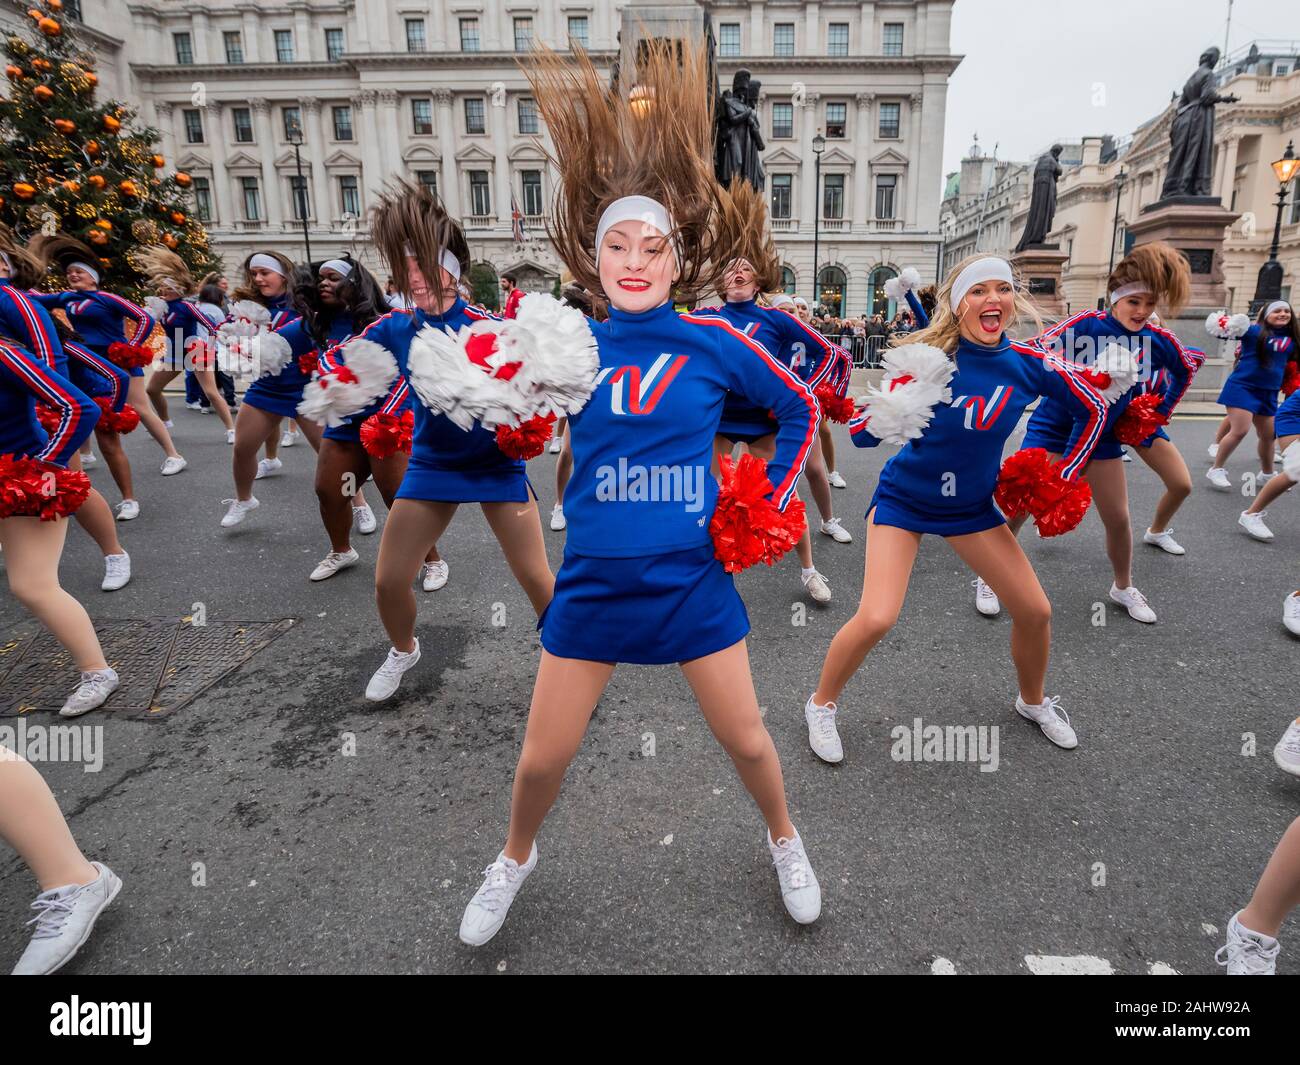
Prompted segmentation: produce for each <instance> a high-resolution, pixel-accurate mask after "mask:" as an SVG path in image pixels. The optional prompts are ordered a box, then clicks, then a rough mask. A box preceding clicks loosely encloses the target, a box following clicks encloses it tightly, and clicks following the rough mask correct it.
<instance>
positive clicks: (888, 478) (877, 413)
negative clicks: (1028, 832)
mask: <svg viewBox="0 0 1300 1065" xmlns="http://www.w3.org/2000/svg"><path fill="white" fill-rule="evenodd" d="M1025 315H1028V316H1030V317H1036V315H1035V313H1034V311H1033V308H1032V306H1030V304H1029V303H1028V301H1027V299H1026V297H1025V296H1024V295H1023V294H1022V293H1021V292H1020V291H1019V290H1018V289H1017V288H1016V285H1015V283H1014V281H1013V278H1012V273H1011V267H1010V265H1009V264H1008V263H1007V262H1006V261H1005V260H1003V259H998V258H994V257H990V256H974V257H970V258H968V259H966V260H964V261H962V262H961V263H959V264H958V265H957V267H956V268H955V269H954V270H953V271H952V273H951V274H950V275H949V276H948V278H947V280H945V281H944V283H943V285H942V286H941V287H940V289H939V293H938V298H937V302H936V305H935V313H934V315H933V317H932V320H931V324H930V326H929V327H928V328H927V329H924V330H921V331H920V332H919V333H913V334H911V335H909V337H908V342H907V346H905V347H902V348H899V349H897V352H896V353H895V352H890V353H889V355H888V356H887V362H886V368H887V380H886V382H885V385H886V387H887V388H889V389H890V390H889V391H880V392H877V393H875V394H874V395H869V396H868V398H867V400H866V404H865V407H864V410H863V412H862V413H861V414H860V415H858V416H857V417H855V418H854V420H853V421H852V422H851V423H850V426H849V429H850V433H851V434H852V438H853V442H854V443H855V444H858V445H859V446H862V447H875V446H876V445H877V444H879V443H880V439H881V438H882V436H885V437H888V438H889V439H891V440H898V439H902V438H904V437H906V438H907V443H906V444H905V445H904V446H903V448H902V449H901V450H900V451H899V452H898V453H897V454H896V455H894V457H893V458H891V459H890V460H889V461H888V462H886V463H885V467H884V469H883V470H882V471H881V474H880V481H879V484H878V485H877V486H876V491H875V494H874V495H873V496H872V498H871V503H870V505H869V506H868V508H867V561H866V576H865V579H864V581H863V590H862V600H861V602H860V604H859V606H858V610H857V613H856V614H855V615H854V616H853V617H852V618H850V619H849V621H848V622H846V623H845V625H844V626H843V628H841V629H840V631H839V632H838V633H836V635H835V639H834V640H833V641H832V642H831V646H830V650H829V651H828V652H827V655H826V661H825V663H824V664H823V665H822V672H821V679H820V681H819V682H818V685H817V690H816V691H815V692H814V693H813V694H812V695H811V696H810V697H809V699H808V702H807V704H806V705H805V708H804V717H805V721H806V722H807V725H808V740H809V743H810V745H811V746H812V749H813V751H814V752H815V753H816V754H817V756H818V757H819V758H821V759H822V760H823V761H826V762H839V761H841V760H842V759H843V757H844V749H843V746H842V744H841V742H840V737H839V733H838V731H837V730H836V726H835V715H836V712H837V709H838V703H837V700H838V699H839V697H840V694H841V693H842V692H843V691H844V688H845V686H846V685H847V684H848V682H849V680H850V679H852V677H853V675H854V674H855V673H856V672H857V671H858V669H859V667H860V666H861V665H862V662H863V660H864V659H865V658H866V656H867V653H868V652H869V651H870V650H871V649H872V648H873V647H874V646H875V645H876V644H877V643H879V642H880V641H881V639H883V638H884V636H885V634H886V633H888V632H889V630H890V629H891V628H893V626H894V623H895V622H896V621H897V620H898V615H899V611H900V610H901V609H902V606H903V599H904V597H905V596H906V594H907V585H908V581H909V579H910V577H911V574H912V566H913V564H914V563H915V561H916V554H917V550H918V549H919V547H920V544H921V537H922V536H923V535H924V534H926V533H932V534H934V535H936V536H942V537H944V538H945V539H946V540H947V541H948V543H949V544H950V545H951V546H952V548H953V550H954V551H956V552H957V555H958V556H959V557H960V558H961V560H962V561H963V562H965V563H966V564H967V565H968V566H969V567H970V568H971V569H972V570H974V571H975V574H976V575H977V576H978V577H980V578H982V579H983V580H984V581H985V582H987V583H988V585H989V586H990V587H991V588H992V589H993V591H994V592H995V593H996V594H997V595H999V596H1000V597H1001V598H1002V600H1003V601H1004V602H1005V603H1006V604H1007V608H1008V609H1009V610H1010V612H1011V618H1012V627H1011V657H1012V660H1013V661H1014V662H1015V667H1016V674H1017V676H1018V678H1019V682H1020V691H1019V694H1018V695H1017V697H1016V704H1015V705H1016V710H1017V712H1018V713H1019V714H1020V715H1021V716H1022V717H1025V718H1028V719H1029V720H1031V721H1033V722H1035V723H1036V724H1038V726H1039V727H1040V728H1041V729H1042V731H1043V733H1044V735H1046V736H1047V738H1048V739H1049V740H1051V741H1052V742H1053V743H1055V744H1056V745H1057V746H1059V747H1064V748H1066V749H1069V748H1073V747H1076V746H1077V745H1078V739H1077V738H1076V736H1075V732H1074V729H1073V728H1072V727H1071V726H1070V722H1069V718H1068V717H1067V716H1066V715H1065V713H1064V711H1063V710H1061V709H1060V707H1059V702H1060V700H1059V698H1057V697H1053V698H1051V699H1048V698H1046V697H1045V694H1044V691H1043V684H1044V679H1045V677H1046V673H1047V658H1048V652H1049V650H1050V646H1051V616H1052V608H1051V604H1050V603H1049V602H1048V599H1047V596H1046V595H1044V594H1043V589H1042V586H1041V585H1040V584H1039V583H1038V577H1037V575H1036V574H1035V573H1034V569H1033V566H1032V565H1030V562H1029V559H1028V558H1026V557H1025V553H1024V551H1023V550H1021V548H1020V545H1019V544H1018V543H1017V542H1016V538H1015V536H1014V534H1013V533H1012V532H1011V530H1010V529H1008V528H1007V527H1006V518H1005V517H1004V516H1003V514H1002V511H1001V510H1000V509H999V507H998V506H997V505H996V504H995V502H994V491H995V487H997V485H998V483H999V463H1000V462H1001V460H1002V448H1003V445H1004V444H1005V443H1006V441H1007V438H1008V437H1009V436H1010V435H1011V432H1012V430H1014V429H1015V427H1016V425H1017V423H1018V422H1019V420H1020V416H1021V414H1022V413H1023V412H1024V410H1025V408H1026V407H1027V406H1029V404H1030V403H1032V402H1033V401H1034V400H1035V399H1036V398H1038V397H1039V396H1049V397H1051V398H1053V399H1055V400H1057V401H1058V402H1060V403H1063V404H1065V405H1066V406H1067V408H1068V409H1070V410H1071V411H1072V412H1077V414H1078V416H1079V420H1078V421H1077V422H1075V428H1074V430H1073V432H1072V435H1071V439H1070V440H1069V441H1068V444H1067V446H1066V447H1065V448H1064V458H1063V460H1062V461H1061V462H1060V463H1059V464H1057V466H1055V467H1054V468H1053V469H1052V470H1051V471H1049V473H1048V475H1047V476H1048V479H1049V481H1050V484H1051V486H1052V488H1053V489H1055V490H1059V491H1063V492H1068V491H1069V490H1070V488H1071V486H1072V485H1073V484H1074V482H1075V481H1077V479H1078V478H1079V476H1080V474H1081V473H1082V472H1083V469H1084V467H1085V466H1087V464H1088V460H1089V459H1090V458H1091V456H1092V452H1093V449H1094V448H1095V447H1096V446H1097V441H1098V440H1099V439H1100V438H1101V434H1102V426H1103V423H1104V422H1105V418H1106V402H1105V400H1104V399H1103V398H1102V396H1101V395H1100V394H1099V393H1098V392H1097V391H1096V390H1095V389H1094V388H1093V387H1092V386H1091V385H1090V384H1088V382H1087V381H1086V380H1085V379H1084V378H1083V376H1082V374H1081V373H1080V372H1079V371H1078V370H1077V369H1076V368H1074V367H1072V366H1070V365H1068V364H1066V363H1064V362H1062V361H1061V360H1060V359H1058V358H1056V357H1055V356H1052V355H1049V354H1047V353H1045V352H1044V351H1043V350H1042V349H1040V348H1038V347H1035V346H1031V345H1028V344H1021V343H1018V342H1016V341H1013V340H1010V339H1008V337H1007V333H1008V332H1009V331H1010V330H1012V329H1013V328H1014V327H1015V326H1016V324H1017V323H1018V321H1019V320H1020V318H1021V317H1022V316H1025ZM921 345H933V346H932V347H921ZM936 349H938V350H937V351H936ZM904 353H909V357H908V358H907V359H906V360H904V358H903V355H904ZM941 353H946V354H947V356H948V359H947V360H944V359H943V355H942V354H941ZM895 355H896V357H897V358H898V369H897V370H896V369H891V368H890V363H889V361H888V360H889V359H890V358H893V357H895ZM935 358H938V359H940V360H941V361H943V362H944V363H945V366H944V367H943V368H941V370H942V373H941V374H940V375H939V376H935V369H934V367H933V366H932V365H931V363H932V362H933V360H934V359H935ZM905 364H906V365H905ZM911 365H915V366H916V367H917V368H916V369H908V368H907V366H911ZM923 371H924V372H923ZM948 373H951V380H950V381H945V380H944V377H943V376H942V375H946V374H948ZM889 378H892V380H891V379H889ZM936 382H937V383H936ZM893 386H898V389H899V395H900V396H905V395H906V393H905V392H903V391H902V390H903V389H904V388H906V389H908V390H911V389H922V394H927V395H930V394H931V393H934V392H935V391H936V390H938V389H939V388H940V386H942V389H943V390H942V391H938V395H937V398H934V405H933V409H932V411H928V412H926V413H927V415H928V418H929V424H928V427H926V428H924V430H923V431H920V425H919V424H912V423H907V422H905V421H903V420H902V419H900V418H899V417H891V418H890V419H889V420H888V421H887V420H886V415H888V414H889V413H890V411H889V405H890V404H892V403H894V402H895V400H894V399H893V398H892V397H893V395H894V393H893ZM925 389H929V390H930V392H929V393H926V392H925V391H924V390H925ZM924 420H925V419H923V421H924ZM891 421H892V422H894V423H895V424H894V425H893V426H892V427H891V426H890V422H891ZM900 426H901V428H900ZM1084 498H1086V496H1085V497H1084ZM1079 516H1081V514H1079ZM1076 520H1077V518H1076Z"/></svg>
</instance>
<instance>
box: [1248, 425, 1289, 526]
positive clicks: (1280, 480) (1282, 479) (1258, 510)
mask: <svg viewBox="0 0 1300 1065" xmlns="http://www.w3.org/2000/svg"><path fill="white" fill-rule="evenodd" d="M1297 440H1300V436H1284V437H1282V438H1281V439H1280V440H1278V441H1277V446H1278V447H1279V448H1280V449H1281V450H1282V451H1283V452H1285V451H1286V449H1287V448H1288V447H1290V446H1291V445H1292V444H1294V443H1295V442H1296V441H1297ZM1295 485H1296V482H1295V481H1293V480H1291V478H1290V477H1288V476H1287V475H1286V474H1285V473H1282V474H1279V475H1278V476H1276V477H1273V478H1271V479H1270V480H1269V481H1267V482H1266V483H1265V484H1264V487H1263V488H1261V489H1260V490H1259V494H1258V495H1257V496H1255V501H1254V502H1253V503H1251V505H1250V506H1249V507H1247V508H1246V509H1247V511H1248V512H1249V513H1251V514H1262V513H1263V512H1264V510H1265V508H1266V507H1268V505H1269V504H1270V503H1272V502H1273V500H1275V499H1277V498H1278V497H1279V496H1281V495H1282V494H1283V493H1284V492H1289V491H1290V490H1291V489H1292V488H1294V487H1295Z"/></svg>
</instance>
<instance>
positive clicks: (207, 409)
mask: <svg viewBox="0 0 1300 1065" xmlns="http://www.w3.org/2000/svg"><path fill="white" fill-rule="evenodd" d="M199 413H200V414H211V413H212V408H211V407H205V406H204V405H203V404H202V403H200V404H199Z"/></svg>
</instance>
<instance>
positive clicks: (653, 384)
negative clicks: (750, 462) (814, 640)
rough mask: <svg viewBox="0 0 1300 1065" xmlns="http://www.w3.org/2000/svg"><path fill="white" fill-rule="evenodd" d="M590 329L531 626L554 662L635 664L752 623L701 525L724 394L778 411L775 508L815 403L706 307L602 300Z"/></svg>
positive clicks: (809, 434)
mask: <svg viewBox="0 0 1300 1065" xmlns="http://www.w3.org/2000/svg"><path fill="white" fill-rule="evenodd" d="M778 313H779V312H778ZM591 329H592V333H593V334H594V335H595V338H596V343H597V348H598V355H599V359H600V370H599V373H598V375H597V378H596V387H595V390H594V391H593V392H592V395H591V398H590V399H589V400H588V401H587V404H586V405H585V406H584V407H583V408H582V410H581V411H580V412H579V413H577V414H575V415H572V416H571V417H570V420H569V429H570V433H571V434H572V444H573V476H572V478H571V479H570V481H569V486H568V488H567V489H566V490H565V493H564V512H565V516H566V518H567V519H568V538H567V541H566V543H565V548H564V564H563V565H562V566H561V567H560V572H559V574H558V576H557V577H556V583H555V597H554V599H553V600H552V601H551V605H550V607H549V608H548V609H547V611H546V613H545V614H544V615H543V617H542V619H541V621H540V622H539V626H540V627H541V630H542V646H543V647H544V648H546V650H547V651H548V652H550V653H551V654H554V655H558V656H560V657H563V658H578V659H585V660H588V661H598V662H636V663H642V664H661V663H667V662H683V661H688V660H690V659H693V658H700V657H702V656H704V655H708V654H712V653H714V652H715V651H720V650H723V649H724V648H727V647H730V646H731V645H732V644H734V643H736V642H737V641H739V640H741V639H743V638H744V636H745V634H746V633H748V631H749V618H748V616H747V615H746V613H745V607H744V604H743V603H742V602H741V600H740V596H739V595H738V594H737V592H736V589H735V584H734V583H733V581H732V578H731V575H730V574H728V573H727V572H726V570H725V569H724V568H723V565H722V563H721V562H720V561H718V559H717V558H716V557H715V555H714V546H713V541H712V538H711V536H710V534H709V521H710V519H711V518H712V516H713V511H714V507H715V505H716V503H717V496H718V484H717V482H716V481H715V480H714V478H713V476H712V474H711V472H710V468H711V465H712V462H713V438H714V436H715V434H716V432H717V428H718V424H719V421H720V419H721V417H722V410H723V406H724V404H725V402H726V397H727V394H728V393H729V392H736V393H739V394H740V395H741V396H743V397H744V398H745V399H747V400H749V401H750V402H751V403H753V404H754V405H756V406H758V407H760V408H761V409H762V410H764V411H767V410H770V411H772V412H773V413H774V414H775V415H776V417H777V422H778V427H777V432H776V452H775V455H774V456H773V458H772V460H771V462H769V463H768V467H767V470H768V477H769V479H770V480H771V481H772V484H773V486H774V489H775V492H774V494H773V500H774V501H775V502H776V503H777V505H778V506H780V507H781V508H782V509H784V508H785V507H786V505H788V504H789V503H790V501H791V500H792V499H794V498H795V486H796V484H797V482H798V480H799V477H800V475H801V474H802V472H803V468H804V464H805V462H806V461H807V458H808V454H809V452H810V451H811V449H812V446H813V441H814V439H815V438H816V432H817V424H818V419H819V413H818V405H817V401H816V400H815V399H814V398H813V395H812V393H811V392H810V391H809V390H808V386H807V385H806V384H805V383H804V382H803V381H802V380H800V378H799V377H797V376H796V375H795V374H794V373H793V372H791V371H790V370H789V369H787V367H786V366H785V365H784V364H783V363H782V362H780V361H779V360H777V359H776V358H774V357H773V356H772V355H771V354H769V352H768V351H767V349H766V348H764V346H763V345H762V344H760V343H758V342H757V341H756V340H753V339H751V338H749V337H747V336H746V335H745V334H744V333H742V332H740V331H739V330H738V329H736V328H735V327H734V326H732V325H731V324H730V323H729V322H728V321H727V320H726V319H725V318H723V317H721V316H719V315H716V314H714V315H703V314H700V315H697V314H681V315H679V314H678V313H677V312H676V311H674V310H673V307H672V305H671V304H669V303H665V304H663V305H662V306H660V307H657V308H655V309H654V310H651V311H646V312H644V313H641V314H629V313H627V312H624V311H620V310H618V309H617V308H616V307H611V308H610V309H609V320H608V321H606V322H603V323H594V322H593V323H591Z"/></svg>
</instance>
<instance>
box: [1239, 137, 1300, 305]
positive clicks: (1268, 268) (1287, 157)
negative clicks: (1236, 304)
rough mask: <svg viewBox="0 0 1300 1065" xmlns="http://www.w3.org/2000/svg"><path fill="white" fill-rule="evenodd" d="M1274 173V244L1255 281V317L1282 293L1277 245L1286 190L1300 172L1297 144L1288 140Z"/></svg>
mask: <svg viewBox="0 0 1300 1065" xmlns="http://www.w3.org/2000/svg"><path fill="white" fill-rule="evenodd" d="M1273 173H1274V174H1276V175H1277V180H1278V182H1279V185H1278V189H1277V221H1275V222H1274V223H1273V244H1272V247H1270V248H1269V250H1268V262H1266V263H1265V264H1264V265H1263V266H1261V267H1260V268H1259V277H1258V279H1257V280H1256V281H1255V298H1254V299H1253V300H1251V301H1250V313H1251V316H1252V317H1254V316H1255V315H1257V314H1258V313H1259V309H1260V307H1262V306H1263V305H1264V304H1266V303H1272V302H1273V300H1275V299H1279V298H1280V297H1281V295H1282V264H1281V263H1280V262H1278V261H1277V246H1278V244H1279V242H1280V241H1281V239H1282V208H1283V207H1285V206H1286V190H1287V186H1288V185H1290V184H1291V182H1292V180H1293V179H1294V178H1295V176H1296V174H1297V173H1300V159H1297V158H1296V155H1295V144H1294V142H1292V141H1287V145H1286V151H1285V152H1284V153H1283V154H1282V158H1281V159H1279V160H1277V162H1275V163H1274V164H1273Z"/></svg>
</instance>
